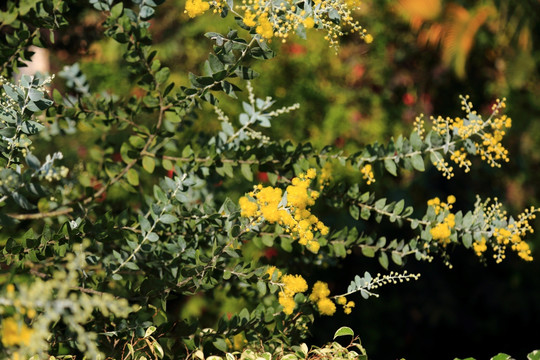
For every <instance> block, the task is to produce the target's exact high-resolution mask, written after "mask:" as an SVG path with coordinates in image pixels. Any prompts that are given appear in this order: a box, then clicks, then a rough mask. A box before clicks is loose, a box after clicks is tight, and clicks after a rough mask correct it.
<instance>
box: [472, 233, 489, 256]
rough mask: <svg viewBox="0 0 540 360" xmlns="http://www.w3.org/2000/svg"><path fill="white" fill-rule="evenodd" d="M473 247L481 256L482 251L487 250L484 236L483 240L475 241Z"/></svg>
mask: <svg viewBox="0 0 540 360" xmlns="http://www.w3.org/2000/svg"><path fill="white" fill-rule="evenodd" d="M473 249H474V252H475V253H476V255H478V256H481V255H482V253H483V252H484V251H486V250H487V246H486V239H485V238H483V237H482V240H480V241H475V242H474V243H473Z"/></svg>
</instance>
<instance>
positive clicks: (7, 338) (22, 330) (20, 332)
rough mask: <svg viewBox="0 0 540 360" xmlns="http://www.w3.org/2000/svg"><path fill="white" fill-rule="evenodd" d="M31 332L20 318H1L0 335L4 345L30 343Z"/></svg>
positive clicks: (25, 344)
mask: <svg viewBox="0 0 540 360" xmlns="http://www.w3.org/2000/svg"><path fill="white" fill-rule="evenodd" d="M33 332H34V331H33V330H32V329H31V328H29V327H28V326H26V324H25V323H24V321H22V320H17V319H15V318H14V317H8V318H6V319H3V320H2V330H1V332H0V336H1V337H2V344H3V345H4V346H5V347H11V346H28V345H30V339H31V337H32V333H33Z"/></svg>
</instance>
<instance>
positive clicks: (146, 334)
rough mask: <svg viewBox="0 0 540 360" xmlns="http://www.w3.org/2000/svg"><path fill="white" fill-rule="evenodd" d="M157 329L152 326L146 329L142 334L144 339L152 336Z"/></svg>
mask: <svg viewBox="0 0 540 360" xmlns="http://www.w3.org/2000/svg"><path fill="white" fill-rule="evenodd" d="M156 330H157V328H156V327H155V326H154V325H151V326H149V327H148V329H146V332H145V333H144V337H145V338H147V337H149V336H150V335H152V334H153V333H154V332H156Z"/></svg>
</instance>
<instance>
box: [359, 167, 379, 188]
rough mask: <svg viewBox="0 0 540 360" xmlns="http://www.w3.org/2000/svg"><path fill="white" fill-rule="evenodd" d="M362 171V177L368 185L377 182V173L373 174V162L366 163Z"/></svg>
mask: <svg viewBox="0 0 540 360" xmlns="http://www.w3.org/2000/svg"><path fill="white" fill-rule="evenodd" d="M360 172H361V173H362V174H363V176H362V177H363V178H364V180H366V183H367V184H368V185H371V184H372V183H374V182H375V175H374V174H373V167H372V166H371V164H366V165H364V167H362V169H361V170H360Z"/></svg>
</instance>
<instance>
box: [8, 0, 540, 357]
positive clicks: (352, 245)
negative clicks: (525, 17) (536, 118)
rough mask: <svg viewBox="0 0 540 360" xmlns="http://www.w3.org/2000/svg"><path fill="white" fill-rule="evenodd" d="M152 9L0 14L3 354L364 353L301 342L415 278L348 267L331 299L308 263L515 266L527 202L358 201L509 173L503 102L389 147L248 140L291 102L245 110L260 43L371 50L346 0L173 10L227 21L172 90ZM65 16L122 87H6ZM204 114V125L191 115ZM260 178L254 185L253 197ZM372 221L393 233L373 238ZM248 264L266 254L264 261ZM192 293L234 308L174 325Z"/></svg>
mask: <svg viewBox="0 0 540 360" xmlns="http://www.w3.org/2000/svg"><path fill="white" fill-rule="evenodd" d="M161 3H162V1H157V0H133V1H132V3H129V4H128V3H127V2H119V1H116V2H115V1H113V0H91V1H89V3H88V4H85V5H80V4H78V2H76V1H52V0H49V1H34V2H32V1H30V2H24V3H23V4H18V3H16V2H9V3H8V4H7V6H6V8H5V9H3V11H2V13H1V16H2V19H3V23H2V28H0V29H2V33H1V35H2V36H3V38H4V39H5V41H2V44H3V45H2V47H1V48H0V63H1V64H2V65H1V68H0V73H1V74H2V75H3V77H2V78H1V79H0V81H1V83H2V89H1V90H0V92H1V94H2V100H1V103H0V118H1V120H2V123H1V124H0V134H1V135H2V143H1V145H0V146H1V156H0V165H1V166H2V169H1V172H0V178H1V180H0V181H1V183H0V193H1V194H0V195H1V196H2V197H1V198H0V203H1V207H2V212H1V214H0V225H1V226H2V233H1V236H0V244H1V245H2V255H1V256H2V268H1V269H2V270H1V271H2V273H1V276H2V277H1V279H2V283H3V284H5V285H4V287H3V289H2V292H1V294H2V295H1V296H0V306H1V307H0V310H1V311H2V323H1V326H2V330H1V331H2V351H3V354H4V355H6V356H9V357H12V358H28V357H30V356H37V357H43V356H45V355H51V356H58V357H62V356H64V357H65V356H77V357H79V356H80V357H86V358H92V359H93V358H99V357H101V358H103V357H105V356H106V357H108V358H115V359H117V358H122V359H130V358H134V359H143V358H175V357H179V356H180V357H186V358H189V357H191V358H201V359H204V358H208V359H212V358H214V359H218V358H220V357H223V356H225V358H227V359H231V358H236V357H237V355H238V356H240V358H242V359H249V358H256V357H257V356H260V357H262V358H274V357H276V358H281V359H296V358H313V359H320V358H366V357H367V356H366V352H365V350H364V348H363V347H362V345H361V344H360V343H359V340H358V338H356V337H354V333H352V330H351V329H348V330H347V328H341V329H339V330H338V332H337V333H336V336H339V335H352V336H353V341H352V342H351V344H350V345H349V346H347V347H343V346H341V345H340V344H338V343H337V342H333V343H331V344H329V345H326V346H323V347H321V348H312V349H311V350H309V349H308V347H307V345H305V344H303V343H302V341H303V339H305V338H306V336H307V335H308V334H309V332H310V330H311V327H312V326H313V323H314V322H316V321H317V319H318V317H319V316H320V315H327V316H331V315H334V314H335V313H336V312H337V310H338V306H337V305H339V306H340V307H341V308H342V309H341V310H342V311H343V313H345V314H350V313H351V312H352V311H353V309H354V308H355V306H356V303H355V301H352V300H350V298H351V297H352V296H354V295H355V294H356V293H359V294H360V295H361V297H363V298H366V299H367V298H369V297H370V296H377V295H378V294H376V293H375V290H376V289H378V288H379V287H380V286H382V285H386V284H396V283H398V282H403V281H408V280H411V279H418V276H419V275H418V274H409V273H408V272H407V270H400V271H399V272H395V271H391V272H389V273H384V274H377V275H375V276H372V275H371V274H370V273H369V272H367V271H364V270H361V273H363V275H362V276H360V275H355V274H345V275H346V276H347V277H348V278H350V285H349V286H348V287H347V289H330V287H329V285H328V283H326V282H323V281H321V280H320V279H318V278H317V276H316V275H317V270H318V269H326V268H327V267H331V268H339V266H340V263H341V262H342V261H343V260H344V259H345V258H346V257H348V256H352V251H353V250H360V251H359V254H358V255H359V256H361V257H368V258H369V257H377V259H378V261H379V263H380V265H381V267H382V268H383V269H385V271H386V270H388V269H389V266H390V261H392V262H393V263H394V265H395V266H397V267H402V266H405V265H406V264H407V262H408V261H409V257H410V256H411V255H414V257H415V258H416V260H420V261H421V260H427V261H432V260H433V259H434V258H435V257H442V258H443V260H444V262H445V263H446V264H447V265H448V266H451V264H450V255H451V252H452V250H453V249H454V248H456V247H459V246H463V247H464V248H466V249H470V253H471V254H473V255H474V256H478V257H479V258H480V259H481V261H488V258H489V257H490V256H492V257H493V258H494V259H495V261H496V262H501V261H502V260H504V259H505V257H506V256H507V250H512V251H513V252H515V253H516V254H517V255H518V256H519V257H520V258H522V259H523V260H525V261H531V260H532V256H531V254H532V252H531V250H530V247H529V244H528V243H527V242H526V241H525V239H524V237H525V236H526V235H527V233H530V232H532V226H531V224H530V222H531V221H532V220H533V219H534V218H535V213H536V212H537V211H538V210H537V209H536V208H534V207H531V208H529V209H526V210H525V211H524V212H523V213H522V214H520V215H518V216H517V217H512V216H509V215H507V213H506V212H505V211H504V210H503V209H502V205H501V203H500V202H499V201H498V200H497V199H493V200H490V199H486V200H481V199H480V198H478V200H477V201H476V203H475V205H474V208H473V209H471V210H469V211H462V210H459V211H455V212H454V211H453V206H454V204H455V203H456V201H457V200H456V197H455V196H453V195H448V196H447V197H446V200H445V201H441V200H440V199H439V198H438V197H437V198H433V199H423V200H422V202H421V203H418V204H406V201H405V199H399V200H396V201H394V200H389V199H388V197H384V196H381V195H380V194H378V193H376V190H375V189H373V187H370V186H372V185H374V184H376V183H377V182H378V181H380V180H381V179H384V176H385V175H387V174H386V173H389V174H390V175H392V176H393V177H397V176H402V175H403V174H413V173H420V172H424V171H425V170H426V165H427V166H429V165H430V164H432V165H433V166H434V167H435V168H436V169H437V170H439V171H440V172H442V175H443V176H444V177H445V178H448V179H450V178H452V176H453V175H454V173H455V171H454V166H456V167H459V168H464V172H468V171H469V170H470V169H471V167H473V161H475V164H474V166H477V165H478V163H479V162H481V161H484V162H486V163H487V164H488V165H490V166H492V167H495V168H498V167H500V166H501V165H502V164H503V163H505V162H507V161H509V155H508V150H507V149H506V148H505V147H504V146H503V144H502V141H503V140H504V139H505V136H506V135H507V130H508V128H510V127H511V125H512V122H511V120H510V119H509V118H508V117H507V116H506V115H503V114H501V112H502V111H503V109H504V108H505V106H506V105H505V100H504V99H503V100H500V101H497V102H496V103H494V105H493V107H492V108H491V109H490V110H489V111H488V112H489V114H487V116H482V115H481V114H479V113H477V112H476V111H475V110H473V107H472V104H471V103H470V101H469V99H468V98H467V97H462V99H461V105H462V110H463V111H464V116H463V117H454V118H451V117H431V118H430V124H428V125H426V124H425V121H424V118H423V116H419V117H418V118H417V119H416V121H415V123H414V125H413V126H412V129H410V130H409V131H408V135H400V136H398V137H396V138H395V139H391V140H390V141H387V142H385V144H384V145H381V144H379V143H377V142H375V143H373V144H371V145H366V146H363V147H361V148H360V149H358V150H359V151H356V152H346V151H343V150H340V149H337V148H333V147H331V146H326V147H323V148H318V147H314V146H313V145H312V144H310V143H303V142H301V143H294V142H292V141H289V140H274V139H273V138H272V137H270V136H268V133H267V132H266V131H267V129H269V128H270V129H271V127H272V125H273V123H274V122H275V121H276V120H275V118H278V117H287V118H288V119H291V116H292V115H290V114H292V113H294V111H296V110H297V109H298V107H299V105H298V104H292V105H291V104H287V105H286V106H284V107H281V108H278V109H275V110H274V108H275V106H274V105H275V101H274V100H273V99H272V98H271V97H266V98H264V99H261V98H258V97H257V95H256V94H257V91H256V88H255V87H254V85H253V84H252V82H251V80H254V79H255V78H257V77H258V76H259V74H258V72H256V71H255V70H254V69H253V66H252V63H254V62H255V61H257V60H258V61H261V62H262V61H264V60H269V59H271V58H273V57H275V56H276V47H275V46H273V44H272V43H271V40H272V39H273V38H280V39H282V40H285V39H287V38H288V36H289V34H291V32H293V31H294V32H296V33H297V34H298V35H300V36H305V31H306V29H310V28H314V29H318V30H323V31H324V32H325V33H326V35H325V36H326V40H327V41H329V43H330V45H331V46H332V47H334V48H335V47H337V46H338V42H337V38H338V37H340V36H346V35H348V34H349V33H348V31H349V32H350V33H358V34H359V37H360V38H361V39H363V40H364V41H365V42H366V43H368V44H369V43H371V41H372V40H373V37H372V36H371V35H369V34H367V31H364V30H363V28H362V27H361V26H360V24H359V23H358V22H357V21H356V20H354V19H353V17H352V16H353V11H354V10H355V9H357V8H359V5H360V4H359V2H355V1H338V0H328V1H326V0H321V1H309V0H306V1H301V2H298V3H295V4H292V3H286V4H285V3H279V4H276V3H274V2H271V1H260V2H254V1H248V2H246V4H245V5H241V6H238V5H235V4H233V2H232V1H227V2H222V1H214V0H212V1H209V2H206V1H201V0H193V1H192V0H188V2H187V3H186V7H185V12H186V14H187V15H188V16H189V17H190V18H191V17H196V16H199V15H201V14H202V13H204V12H205V11H207V10H209V9H210V8H212V9H213V10H214V12H216V13H219V14H220V15H221V16H222V17H227V15H228V14H229V13H232V15H233V16H234V17H235V21H236V25H233V26H234V28H233V29H230V30H228V31H219V32H218V31H215V32H208V33H206V34H205V36H206V38H207V39H208V40H205V41H207V42H210V43H211V44H212V52H211V53H210V54H209V55H208V57H207V59H206V60H205V61H204V62H203V65H202V74H200V75H197V74H195V73H192V72H189V74H188V75H187V78H185V77H184V78H183V79H185V80H186V81H185V82H183V83H184V85H183V86H178V85H176V84H175V82H174V81H173V80H172V71H171V68H169V67H168V66H165V65H164V64H163V63H162V61H160V59H159V54H158V52H157V51H156V50H155V49H154V45H153V36H154V35H153V34H152V31H151V30H152V28H151V25H152V23H151V21H152V19H153V17H154V16H156V14H157V13H158V12H159V9H160V8H159V7H160V6H162V4H161ZM163 6H165V5H163ZM81 7H82V9H81ZM71 9H77V11H78V12H80V13H90V14H93V16H95V17H98V18H100V19H101V20H100V21H102V24H101V25H100V26H101V27H102V29H101V31H102V36H105V37H107V38H109V39H112V40H113V41H115V42H116V43H117V44H116V45H115V46H117V47H116V49H120V53H121V54H122V60H121V61H122V64H123V67H125V69H124V70H123V71H126V72H125V76H126V78H127V79H128V80H129V81H130V82H132V83H133V84H136V85H135V86H134V88H135V89H136V91H131V89H130V91H127V93H126V91H124V92H123V91H119V92H118V93H116V92H115V91H114V90H115V89H108V90H112V91H102V92H98V91H94V90H93V88H92V85H91V84H92V83H93V81H94V80H93V79H91V77H90V75H88V74H85V73H84V72H83V71H82V70H81V69H83V68H84V65H78V64H74V65H72V66H66V67H65V68H64V69H63V70H62V71H61V72H59V73H58V75H59V76H58V77H59V78H62V79H63V81H62V82H60V81H58V80H55V79H54V78H52V77H50V78H47V77H43V76H37V75H36V76H22V77H21V78H20V80H18V81H15V80H13V76H14V75H15V73H16V70H17V69H18V68H19V67H22V66H23V65H24V63H23V60H26V59H28V58H29V56H30V53H29V52H28V49H27V48H28V45H30V44H34V45H36V46H41V47H52V46H53V45H54V44H53V43H54V42H55V41H56V39H55V31H60V30H58V29H60V28H62V27H66V26H69V19H70V17H71V16H73V13H71V12H70V11H71ZM30 29H32V32H30ZM68 29H69V27H68ZM347 29H348V30H347ZM47 31H48V32H49V34H51V36H50V37H49V39H48V40H47V39H45V38H43V34H45V33H46V32H47ZM201 42H202V40H201ZM4 44H5V45H4ZM459 69H461V68H459ZM173 70H177V69H173ZM181 70H184V69H181ZM264 76H265V75H263V77H264ZM270 76H271V75H270ZM56 79H58V78H56ZM183 79H181V81H182V80H183ZM50 88H52V91H50ZM243 88H245V89H246V90H247V95H246V98H245V99H244V98H243V97H242V96H241V92H242V89H243ZM49 93H50V94H49ZM239 97H241V98H242V100H238V98H239ZM227 102H237V103H238V104H239V105H240V106H241V107H242V110H241V111H237V112H236V114H235V115H234V116H233V115H227V114H229V113H230V112H233V111H234V110H233V109H231V108H230V107H227V105H226V103H227ZM208 109H211V110H212V111H213V112H214V118H211V119H210V120H209V119H201V118H200V117H202V116H201V114H205V115H204V116H206V114H207V112H205V110H208ZM201 124H211V126H208V127H207V126H202V125H201ZM75 146H77V147H78V149H76V151H74V149H75ZM51 148H52V149H54V150H53V151H54V152H52V153H50V154H48V152H49V149H51ZM58 150H63V152H64V153H65V154H63V153H62V152H60V151H58ZM475 157H476V158H477V160H474V158H475ZM450 162H453V163H455V165H453V166H451V165H450ZM347 172H348V173H349V174H352V176H349V177H347V178H345V177H343V178H341V175H340V174H343V173H347ZM263 174H264V175H263ZM261 176H262V178H263V179H264V177H266V178H267V182H268V184H265V185H263V184H259V185H255V186H253V183H254V182H255V181H256V178H260V177H261ZM412 176H414V175H412ZM265 182H266V181H265ZM405 186H406V185H405ZM250 188H251V189H252V190H251V191H250V190H249V189H250ZM240 194H244V195H243V196H239V195H240ZM238 198H239V200H238V201H236V199H238ZM321 202H323V205H321ZM426 203H427V204H426ZM321 207H326V208H329V209H332V211H339V210H340V209H346V210H347V211H348V214H349V215H350V219H351V222H352V224H353V225H352V226H340V225H339V224H336V226H333V225H327V224H325V222H324V219H323V218H322V217H321V219H319V217H318V216H317V215H316V214H317V211H318V210H319V209H320V208H321ZM379 224H382V225H383V226H379ZM389 224H392V226H393V225H395V226H396V227H397V228H399V229H403V228H404V227H408V228H410V230H411V231H412V232H411V233H410V234H412V235H410V236H409V235H407V234H409V233H408V232H404V235H403V237H402V238H396V239H393V240H391V241H388V240H387V236H392V235H391V234H392V233H391V232H386V231H385V228H384V227H387V228H390V226H389ZM488 249H490V250H488ZM267 250H271V251H275V252H277V253H279V255H280V256H279V257H278V258H277V259H274V260H272V256H269V259H267V260H265V259H263V258H262V257H261V255H260V253H261V252H264V251H267ZM254 254H259V255H257V256H253V255H254ZM488 255H489V256H488ZM201 296H204V297H211V296H216V297H217V296H225V297H229V298H235V299H241V300H239V301H241V302H242V305H241V306H242V308H241V309H234V311H233V312H234V313H229V314H227V313H224V312H222V311H220V309H219V308H217V307H214V308H209V309H208V310H207V313H206V314H200V315H201V316H196V314H194V313H192V314H190V313H189V312H187V313H184V312H183V310H184V309H187V308H189V305H190V303H191V302H193V301H196V300H197V298H199V297H201ZM347 297H349V299H347ZM216 319H218V320H216ZM349 330H350V331H349ZM298 344H301V345H298ZM352 348H356V349H357V350H358V352H357V350H351V349H352ZM234 351H236V353H235V352H234ZM224 354H225V355H224Z"/></svg>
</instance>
